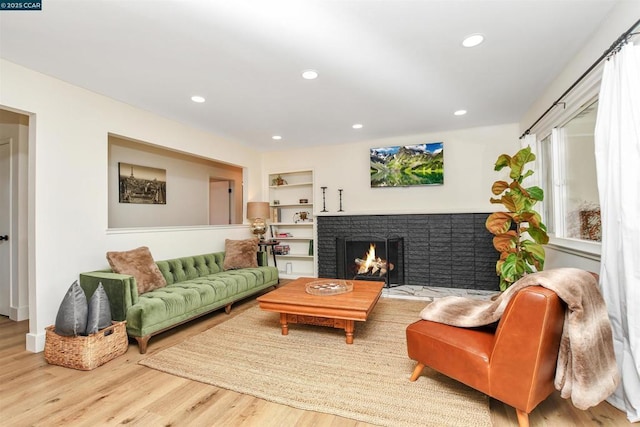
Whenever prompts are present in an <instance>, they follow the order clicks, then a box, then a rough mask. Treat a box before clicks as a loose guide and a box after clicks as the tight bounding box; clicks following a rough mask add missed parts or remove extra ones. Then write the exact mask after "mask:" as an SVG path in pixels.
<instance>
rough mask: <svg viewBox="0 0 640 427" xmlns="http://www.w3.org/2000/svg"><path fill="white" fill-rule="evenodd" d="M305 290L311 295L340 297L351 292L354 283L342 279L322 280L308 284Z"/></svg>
mask: <svg viewBox="0 0 640 427" xmlns="http://www.w3.org/2000/svg"><path fill="white" fill-rule="evenodd" d="M305 290H306V291H307V293H308V294H311V295H338V294H344V293H347V292H351V291H352V290H353V283H352V282H350V281H347V280H340V279H321V280H314V281H313V282H309V283H307V285H306V286H305Z"/></svg>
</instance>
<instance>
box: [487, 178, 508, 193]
mask: <svg viewBox="0 0 640 427" xmlns="http://www.w3.org/2000/svg"><path fill="white" fill-rule="evenodd" d="M507 188H509V183H508V182H506V181H496V182H494V183H493V186H492V187H491V192H492V193H493V194H495V195H496V196H497V195H498V194H501V193H502V192H503V191H504V190H506V189H507Z"/></svg>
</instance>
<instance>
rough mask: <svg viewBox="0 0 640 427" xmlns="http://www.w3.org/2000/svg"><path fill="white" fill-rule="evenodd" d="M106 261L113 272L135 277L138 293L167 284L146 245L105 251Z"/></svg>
mask: <svg viewBox="0 0 640 427" xmlns="http://www.w3.org/2000/svg"><path fill="white" fill-rule="evenodd" d="M107 261H109V265H110V266H111V269H112V270H113V271H114V272H116V273H120V274H130V275H131V276H133V277H135V278H136V284H137V286H138V294H143V293H145V292H149V291H152V290H154V289H158V288H162V287H165V286H167V281H166V280H165V278H164V276H163V275H162V273H161V272H160V269H159V268H158V266H157V265H156V263H155V261H154V260H153V257H152V256H151V252H150V251H149V248H148V247H146V246H142V247H139V248H137V249H133V250H130V251H124V252H107Z"/></svg>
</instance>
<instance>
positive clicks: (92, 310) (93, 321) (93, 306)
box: [86, 283, 111, 335]
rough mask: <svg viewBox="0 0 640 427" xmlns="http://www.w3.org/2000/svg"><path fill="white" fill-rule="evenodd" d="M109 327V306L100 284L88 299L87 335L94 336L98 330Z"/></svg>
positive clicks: (107, 298)
mask: <svg viewBox="0 0 640 427" xmlns="http://www.w3.org/2000/svg"><path fill="white" fill-rule="evenodd" d="M109 326H111V307H110V306H109V297H108V296H107V293H106V292H105V290H104V287H102V283H100V284H99V285H98V289H96V291H95V292H94V293H93V295H91V298H89V310H88V314H87V333H86V334H87V335H90V334H95V333H96V332H98V331H99V330H100V329H104V328H107V327H109Z"/></svg>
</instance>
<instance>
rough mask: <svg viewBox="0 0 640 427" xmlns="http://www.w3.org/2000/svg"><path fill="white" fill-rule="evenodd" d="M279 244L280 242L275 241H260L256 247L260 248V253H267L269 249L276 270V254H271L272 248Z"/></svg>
mask: <svg viewBox="0 0 640 427" xmlns="http://www.w3.org/2000/svg"><path fill="white" fill-rule="evenodd" d="M279 244H280V242H278V241H275V240H262V241H260V242H258V246H260V250H261V251H263V250H264V251H268V250H269V249H268V248H271V256H273V266H274V267H276V268H278V262H277V261H276V254H275V252H273V247H274V246H275V245H279Z"/></svg>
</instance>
